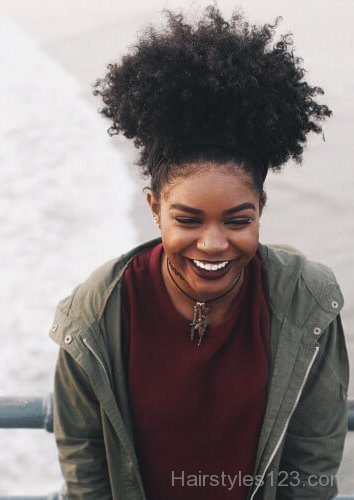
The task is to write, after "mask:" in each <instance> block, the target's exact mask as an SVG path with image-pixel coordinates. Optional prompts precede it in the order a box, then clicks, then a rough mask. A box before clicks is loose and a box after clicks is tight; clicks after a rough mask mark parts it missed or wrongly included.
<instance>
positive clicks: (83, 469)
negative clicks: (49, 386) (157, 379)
mask: <svg viewBox="0 0 354 500" xmlns="http://www.w3.org/2000/svg"><path fill="white" fill-rule="evenodd" d="M100 411H101V410H100V405H99V403H98V401H97V399H96V396H95V394H94V392H93V390H92V388H91V385H90V382H89V380H88V378H87V376H86V374H85V372H84V371H83V370H82V368H81V367H80V366H79V365H78V364H77V363H76V362H75V361H74V360H73V358H72V357H71V356H70V354H68V353H67V352H66V351H65V350H63V349H60V351H59V357H58V361H57V366H56V373H55V386H54V433H55V439H56V442H57V446H58V450H59V461H60V466H61V470H62V472H63V475H64V478H65V481H66V488H67V491H66V494H67V498H69V499H73V498H75V499H92V500H93V499H98V498H99V499H100V500H109V499H111V498H112V495H111V488H110V483H109V477H108V469H107V463H106V455H105V447H104V442H103V435H102V427H101V414H100Z"/></svg>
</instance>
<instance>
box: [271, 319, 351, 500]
mask: <svg viewBox="0 0 354 500" xmlns="http://www.w3.org/2000/svg"><path fill="white" fill-rule="evenodd" d="M319 343H320V344H321V345H320V352H319V356H318V360H317V362H316V365H315V366H314V367H313V369H312V371H311V374H310V377H309V379H308V381H307V383H306V386H305V388H304V392H303V394H302V397H301V399H300V401H299V403H298V406H297V408H296V411H295V413H294V414H293V416H292V419H291V421H290V425H289V428H288V432H287V435H286V438H285V443H284V448H283V453H282V457H281V462H280V467H279V475H278V487H277V497H276V498H277V500H286V499H293V500H295V499H299V498H301V499H312V500H322V499H323V500H325V499H326V500H327V499H331V498H333V497H334V496H335V495H336V494H337V481H336V474H337V471H338V468H339V465H340V463H341V459H342V454H343V447H344V440H345V436H346V432H347V390H348V382H349V363H348V355H347V350H346V346H345V340H344V334H343V328H342V323H341V319H340V316H337V318H336V320H335V321H334V322H333V323H331V325H330V326H329V327H328V329H327V330H326V331H325V332H324V333H323V336H322V337H321V339H320V340H319Z"/></svg>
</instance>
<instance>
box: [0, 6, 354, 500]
mask: <svg viewBox="0 0 354 500" xmlns="http://www.w3.org/2000/svg"><path fill="white" fill-rule="evenodd" d="M208 3H209V2H208V1H198V2H192V1H186V0H179V1H169V0H147V1H138V0H130V1H129V2H122V1H119V0H115V1H111V0H100V1H97V0H81V1H79V0H70V1H69V0H60V2H59V0H51V1H48V0H31V1H30V2H27V1H25V0H22V1H21V0H0V65H1V66H0V67H1V79H0V106H1V107H0V109H1V115H0V134H1V136H0V143H1V147H0V165H1V167H0V241H1V245H0V259H1V274H0V283H1V286H0V313H1V314H0V318H1V319H0V336H1V349H0V394H1V395H18V396H21V395H39V396H42V395H46V394H47V393H48V392H50V391H52V386H53V372H54V366H55V360H56V355H57V347H56V345H55V344H54V343H53V342H52V341H50V340H49V337H48V331H49V328H50V326H51V321H52V317H53V313H54V309H55V306H56V303H57V302H58V301H59V300H60V299H61V298H63V297H64V296H66V295H68V294H69V293H70V292H71V290H72V288H73V287H74V286H75V285H76V284H77V283H78V282H80V281H82V280H83V279H85V278H86V277H87V275H88V274H89V273H91V272H92V271H93V270H94V269H95V268H96V267H97V266H99V265H100V264H102V263H103V262H104V261H106V260H108V259H110V258H113V257H115V256H117V255H119V254H121V253H122V252H124V251H125V250H128V249H129V248H131V247H132V246H133V245H135V244H138V243H140V242H143V241H145V240H146V239H150V238H152V237H155V236H157V232H156V230H155V229H154V226H153V224H152V221H151V216H150V213H149V211H148V210H147V207H146V206H145V205H146V203H145V198H144V194H143V193H142V188H143V186H144V185H145V183H144V181H142V180H141V179H139V176H138V174H137V169H136V167H135V166H134V160H135V159H136V152H135V151H134V148H133V146H132V145H131V144H130V143H129V141H128V140H126V139H124V138H122V137H115V138H113V139H112V138H110V137H109V136H108V135H107V133H106V129H107V128H108V127H109V123H108V122H106V121H105V120H104V119H103V118H102V117H101V116H100V115H98V113H97V108H98V107H99V106H100V103H99V102H97V100H96V98H94V97H93V96H92V84H93V83H94V81H95V80H96V78H98V77H101V76H103V75H104V73H105V67H106V65H107V64H108V63H109V62H112V61H117V60H119V58H120V57H121V56H122V55H123V54H124V53H125V52H126V51H127V50H128V47H129V46H130V45H132V44H134V41H135V40H136V37H137V35H138V34H139V30H141V29H142V28H143V27H144V26H145V25H146V24H147V23H150V22H151V23H153V24H161V23H163V22H164V19H165V18H164V16H163V15H162V14H161V10H162V9H163V8H172V9H177V10H179V9H180V8H182V9H183V11H185V12H186V13H187V14H188V16H189V18H193V17H195V16H197V15H198V12H200V11H201V10H202V9H203V7H205V6H206V5H208ZM217 5H218V6H219V7H220V9H221V11H222V12H223V13H224V14H225V15H229V14H230V13H231V12H232V10H233V9H234V8H241V9H242V10H243V11H244V13H245V14H246V15H247V16H248V17H249V19H250V21H252V22H256V23H258V22H259V23H264V22H270V21H273V20H274V19H275V17H276V16H278V15H281V16H283V21H282V23H281V24H280V26H279V28H278V32H279V33H284V32H288V31H291V32H292V33H293V35H294V41H295V50H296V53H297V54H298V55H301V56H302V57H303V59H304V66H305V68H306V69H307V70H308V72H307V75H306V78H307V79H308V80H309V81H310V82H311V83H312V84H317V85H319V86H322V87H323V88H324V90H325V96H324V97H323V98H322V101H323V102H325V103H326V104H328V105H329V107H330V108H331V109H332V110H333V117H332V118H331V119H330V120H328V122H326V123H325V125H324V134H325V142H324V141H323V140H322V138H321V137H319V136H315V137H311V138H310V140H309V143H308V146H307V149H306V152H305V155H304V162H303V165H302V166H301V167H299V166H295V165H293V164H289V165H288V166H287V167H286V168H285V169H284V172H283V173H282V174H281V175H275V174H270V175H269V176H268V179H267V182H266V191H267V193H268V203H267V207H266V210H265V212H264V214H263V217H262V219H263V220H262V223H261V241H262V242H263V243H286V244H289V245H293V246H295V247H297V248H299V249H300V250H302V251H303V252H304V253H305V254H306V255H307V256H308V257H310V258H311V259H312V260H316V261H321V262H323V263H325V264H327V265H329V266H330V267H332V268H333V270H334V271H335V273H336V275H337V278H338V280H339V282H340V284H341V288H342V291H343V294H344V297H345V301H346V304H345V309H344V312H343V322H344V325H345V329H346V332H347V342H348V350H349V355H350V357H351V358H353V355H354V340H353V333H352V332H353V327H354V255H353V250H352V246H353V240H354V222H353V221H354V217H353V209H354V198H353V194H352V189H353V181H354V174H353V170H352V160H353V142H354V137H353V128H352V123H353V120H354V107H353V97H352V96H353V91H354V68H353V62H352V60H353V57H352V47H353V46H354V30H353V28H352V27H353V25H354V0H307V1H306V0H297V1H296V2H294V1H292V0H279V1H277V0H272V1H264V0H247V1H246V0H239V1H238V2H233V1H229V0H220V1H219V2H218V4H217ZM350 397H351V398H354V388H353V385H351V388H350ZM0 449H1V453H0V494H17V495H20V494H28V495H30V494H48V493H50V492H53V491H55V490H56V489H58V488H59V486H60V485H61V483H62V479H61V475H60V471H59V466H58V463H57V456H56V449H55V445H54V439H53V436H52V435H47V434H46V433H45V432H44V431H41V430H28V431H5V430H0ZM353 458H354V440H353V438H350V437H348V439H347V444H346V449H345V458H344V462H343V465H342V467H341V471H340V475H339V481H340V491H341V493H344V494H345V493H347V494H349V493H354V477H353V476H352V475H351V470H350V462H351V460H352V459H353Z"/></svg>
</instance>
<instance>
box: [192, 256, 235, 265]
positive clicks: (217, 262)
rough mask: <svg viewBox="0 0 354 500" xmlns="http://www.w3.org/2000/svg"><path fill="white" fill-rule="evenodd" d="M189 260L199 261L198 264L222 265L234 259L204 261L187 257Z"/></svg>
mask: <svg viewBox="0 0 354 500" xmlns="http://www.w3.org/2000/svg"><path fill="white" fill-rule="evenodd" d="M187 259H189V260H197V261H198V262H203V263H204V264H221V262H230V261H231V260H233V259H224V260H204V259H192V258H190V257H187Z"/></svg>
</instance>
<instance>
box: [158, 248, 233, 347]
mask: <svg viewBox="0 0 354 500" xmlns="http://www.w3.org/2000/svg"><path fill="white" fill-rule="evenodd" d="M170 267H172V264H171V263H170V260H169V258H168V257H167V271H168V274H169V275H170V278H171V280H172V281H173V283H174V284H175V285H176V287H177V288H178V289H179V290H180V291H181V292H182V293H184V295H186V296H187V297H188V298H189V299H191V300H192V301H193V302H195V304H194V314H193V321H192V323H190V326H191V341H192V342H193V340H194V335H195V333H196V332H198V336H199V338H198V346H200V344H201V342H202V339H203V336H204V333H205V331H206V329H207V326H208V312H209V308H208V307H206V304H210V302H215V301H217V300H220V299H222V298H223V297H225V296H226V295H228V294H229V293H230V292H231V291H232V290H233V289H234V288H235V287H236V286H237V285H238V284H239V282H240V280H241V277H242V276H243V269H241V271H240V272H239V275H238V276H237V279H236V281H235V283H234V284H233V285H232V287H231V288H230V289H229V290H227V291H226V292H225V293H223V294H222V295H220V296H219V297H215V299H210V300H207V301H205V302H200V301H199V300H197V299H195V298H194V297H192V296H191V295H189V293H187V292H185V291H184V290H183V288H181V287H180V286H179V284H178V283H177V281H175V279H174V277H173V276H172V273H171V269H170Z"/></svg>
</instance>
